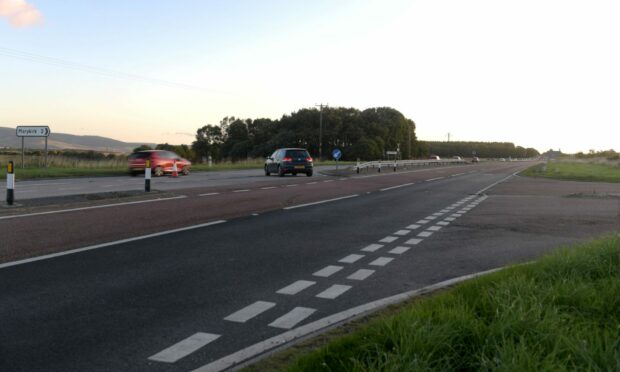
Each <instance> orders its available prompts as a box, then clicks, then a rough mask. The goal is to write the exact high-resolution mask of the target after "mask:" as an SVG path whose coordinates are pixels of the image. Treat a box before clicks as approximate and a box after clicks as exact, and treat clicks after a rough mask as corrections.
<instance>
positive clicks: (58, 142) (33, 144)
mask: <svg viewBox="0 0 620 372" xmlns="http://www.w3.org/2000/svg"><path fill="white" fill-rule="evenodd" d="M140 145H149V146H151V147H154V146H155V144H154V143H131V142H122V141H117V140H115V139H112V138H107V137H100V136H76V135H73V134H65V133H54V132H52V134H50V136H49V137H48V139H47V146H48V148H49V149H50V150H69V149H71V150H93V151H100V152H114V153H128V152H131V151H132V150H133V149H134V148H136V147H138V146H140ZM21 146H22V142H21V138H19V137H17V136H16V135H15V128H5V127H0V148H7V147H8V148H15V149H19V148H21ZM25 147H26V148H28V149H43V148H45V138H39V137H29V138H26V142H25Z"/></svg>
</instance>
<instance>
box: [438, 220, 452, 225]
mask: <svg viewBox="0 0 620 372" xmlns="http://www.w3.org/2000/svg"><path fill="white" fill-rule="evenodd" d="M449 224H450V222H447V221H440V222H437V225H441V226H448V225H449Z"/></svg>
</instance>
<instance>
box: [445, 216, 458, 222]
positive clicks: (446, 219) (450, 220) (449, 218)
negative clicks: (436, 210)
mask: <svg viewBox="0 0 620 372" xmlns="http://www.w3.org/2000/svg"><path fill="white" fill-rule="evenodd" d="M444 220H445V221H448V222H452V221H455V220H456V218H454V217H446V218H444Z"/></svg>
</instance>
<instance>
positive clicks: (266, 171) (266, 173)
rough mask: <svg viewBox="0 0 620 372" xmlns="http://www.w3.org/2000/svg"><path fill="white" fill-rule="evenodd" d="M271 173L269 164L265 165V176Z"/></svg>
mask: <svg viewBox="0 0 620 372" xmlns="http://www.w3.org/2000/svg"><path fill="white" fill-rule="evenodd" d="M270 175H271V173H270V172H269V171H268V170H267V166H266V165H265V176H270Z"/></svg>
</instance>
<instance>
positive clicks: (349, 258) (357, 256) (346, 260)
mask: <svg viewBox="0 0 620 372" xmlns="http://www.w3.org/2000/svg"><path fill="white" fill-rule="evenodd" d="M364 257H365V256H364V255H363V254H350V255H348V256H347V257H345V258H342V259H340V260H339V261H338V262H342V263H354V262H356V261H358V260H360V259H362V258H364Z"/></svg>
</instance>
